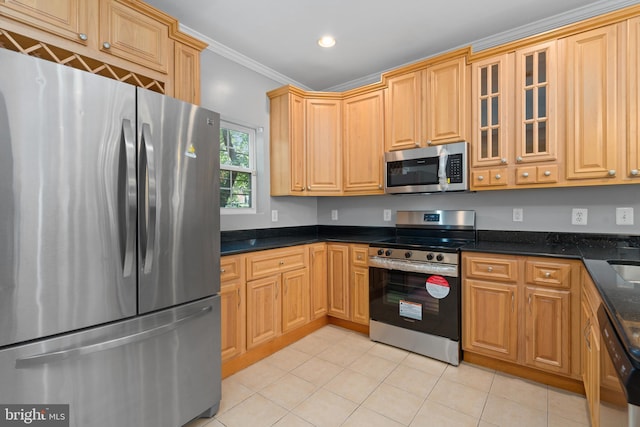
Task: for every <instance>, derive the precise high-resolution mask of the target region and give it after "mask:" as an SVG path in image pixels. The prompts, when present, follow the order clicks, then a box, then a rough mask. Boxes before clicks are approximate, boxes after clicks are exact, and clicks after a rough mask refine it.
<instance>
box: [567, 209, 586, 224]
mask: <svg viewBox="0 0 640 427" xmlns="http://www.w3.org/2000/svg"><path fill="white" fill-rule="evenodd" d="M588 213H589V210H588V209H578V208H573V209H572V210H571V224H572V225H587V214H588Z"/></svg>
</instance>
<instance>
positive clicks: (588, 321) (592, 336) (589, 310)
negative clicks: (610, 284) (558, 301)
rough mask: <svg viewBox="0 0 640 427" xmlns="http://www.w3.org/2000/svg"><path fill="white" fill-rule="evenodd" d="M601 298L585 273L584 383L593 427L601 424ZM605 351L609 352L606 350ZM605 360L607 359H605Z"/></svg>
mask: <svg viewBox="0 0 640 427" xmlns="http://www.w3.org/2000/svg"><path fill="white" fill-rule="evenodd" d="M599 306H600V297H599V296H598V291H597V290H596V289H595V285H594V284H593V282H592V281H591V278H589V275H588V274H587V273H586V272H584V274H583V282H582V311H581V313H582V316H581V327H582V336H581V346H580V347H581V353H582V381H583V382H584V391H585V394H586V395H587V404H588V406H589V416H590V418H591V425H592V427H597V426H598V425H599V424H600V351H601V348H600V327H599V325H598V307H599ZM604 351H607V350H606V349H605V350H604ZM604 359H605V360H606V359H607V358H604Z"/></svg>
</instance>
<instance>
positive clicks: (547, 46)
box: [471, 40, 564, 190]
mask: <svg viewBox="0 0 640 427" xmlns="http://www.w3.org/2000/svg"><path fill="white" fill-rule="evenodd" d="M557 69H558V54H557V42H556V41H555V40H552V41H549V42H544V43H540V44H536V45H532V46H526V47H523V48H520V49H517V50H515V52H510V53H504V54H501V55H497V56H495V57H489V58H486V59H483V60H481V61H477V62H474V63H473V64H472V73H473V74H472V93H473V95H472V99H473V107H472V127H473V135H474V139H473V144H472V162H471V163H472V171H471V175H472V180H471V186H472V189H477V190H482V189H500V188H516V187H519V186H528V187H540V186H550V185H557V184H558V183H560V182H561V181H563V178H562V176H561V174H562V166H563V164H562V162H561V161H560V159H561V157H560V156H559V155H558V153H559V152H561V151H562V149H563V147H564V146H563V145H561V143H562V139H561V138H559V137H558V132H559V131H558V121H559V114H558V107H557V98H558V97H557V93H558V87H559V81H558V72H557Z"/></svg>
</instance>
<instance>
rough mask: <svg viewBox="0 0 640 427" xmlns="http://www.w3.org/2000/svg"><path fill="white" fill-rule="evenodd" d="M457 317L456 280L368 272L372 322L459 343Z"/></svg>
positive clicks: (379, 270) (397, 272) (421, 274)
mask: <svg viewBox="0 0 640 427" xmlns="http://www.w3.org/2000/svg"><path fill="white" fill-rule="evenodd" d="M459 313H460V279H459V277H452V276H443V275H438V274H428V273H424V272H414V271H402V270H396V269H386V268H380V267H370V268H369V314H370V317H371V319H372V320H376V321H378V322H383V323H386V324H389V325H394V326H399V327H402V328H406V329H412V330H414V331H418V332H424V333H428V334H431V335H438V336H442V337H446V338H449V339H451V340H454V341H459V339H460V321H459Z"/></svg>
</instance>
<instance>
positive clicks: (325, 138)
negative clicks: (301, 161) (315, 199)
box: [305, 99, 342, 194]
mask: <svg viewBox="0 0 640 427" xmlns="http://www.w3.org/2000/svg"><path fill="white" fill-rule="evenodd" d="M306 116H307V138H306V157H305V160H306V164H307V191H310V192H314V193H334V194H339V193H340V192H341V191H342V124H341V123H342V111H341V101H340V100H331V99H307V102H306Z"/></svg>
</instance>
